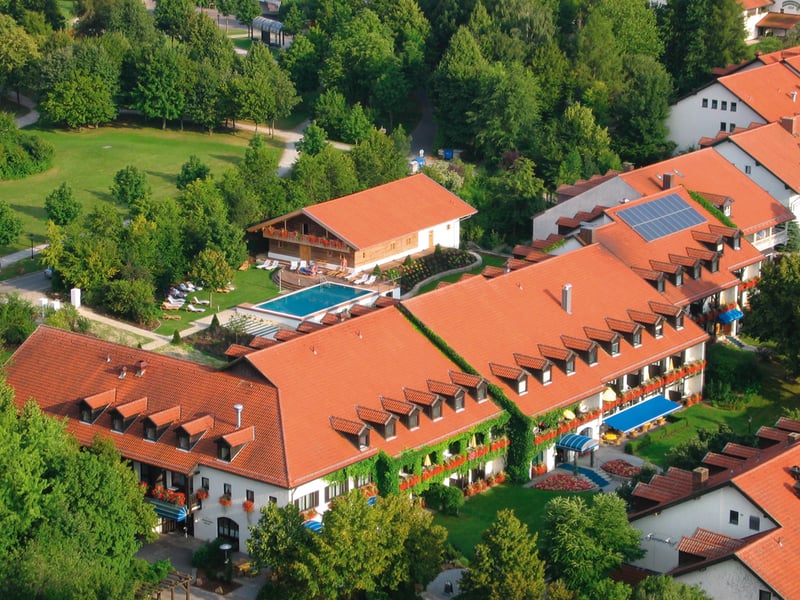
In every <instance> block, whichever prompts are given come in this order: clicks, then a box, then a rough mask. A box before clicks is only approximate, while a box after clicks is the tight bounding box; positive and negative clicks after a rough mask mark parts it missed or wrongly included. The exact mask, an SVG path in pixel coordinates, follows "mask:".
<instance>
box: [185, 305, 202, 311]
mask: <svg viewBox="0 0 800 600" xmlns="http://www.w3.org/2000/svg"><path fill="white" fill-rule="evenodd" d="M186 310H188V311H189V312H206V309H205V308H200V307H199V306H195V305H194V304H187V305H186Z"/></svg>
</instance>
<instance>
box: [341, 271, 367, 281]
mask: <svg viewBox="0 0 800 600" xmlns="http://www.w3.org/2000/svg"><path fill="white" fill-rule="evenodd" d="M356 277H359V274H358V273H357V272H356V271H353V272H352V273H350V274H349V275H345V276H344V278H345V279H347V281H353V280H354V279H355V278H356ZM361 277H363V275H361Z"/></svg>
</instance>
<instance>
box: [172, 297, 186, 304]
mask: <svg viewBox="0 0 800 600" xmlns="http://www.w3.org/2000/svg"><path fill="white" fill-rule="evenodd" d="M167 302H168V303H169V304H172V305H173V306H183V305H184V304H186V300H185V299H184V298H173V297H172V296H167Z"/></svg>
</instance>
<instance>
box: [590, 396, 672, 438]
mask: <svg viewBox="0 0 800 600" xmlns="http://www.w3.org/2000/svg"><path fill="white" fill-rule="evenodd" d="M680 409H681V405H680V404H678V403H677V402H672V401H671V400H667V399H666V398H665V397H664V396H662V395H658V396H654V397H653V398H650V399H649V400H645V401H644V402H639V404H636V405H634V406H632V407H631V408H626V409H625V410H623V411H620V412H618V413H617V414H615V415H612V416H610V417H608V418H606V419H603V422H604V423H605V424H606V425H608V426H609V427H611V428H612V429H616V430H617V431H621V432H622V433H628V432H629V431H632V430H634V429H636V428H638V427H641V426H642V425H644V424H645V423H649V422H650V421H655V420H656V419H658V418H660V417H666V416H667V415H668V414H670V413H673V412H675V411H676V410H680Z"/></svg>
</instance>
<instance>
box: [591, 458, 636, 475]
mask: <svg viewBox="0 0 800 600" xmlns="http://www.w3.org/2000/svg"><path fill="white" fill-rule="evenodd" d="M600 468H601V469H603V471H606V472H608V473H611V474H612V475H616V476H618V477H627V478H630V477H633V476H634V475H638V474H639V473H641V472H642V469H641V467H635V466H633V465H632V464H631V463H629V462H628V461H627V460H622V459H621V458H620V459H617V460H610V461H608V462H607V463H604V464H603V465H601V467H600Z"/></svg>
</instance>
